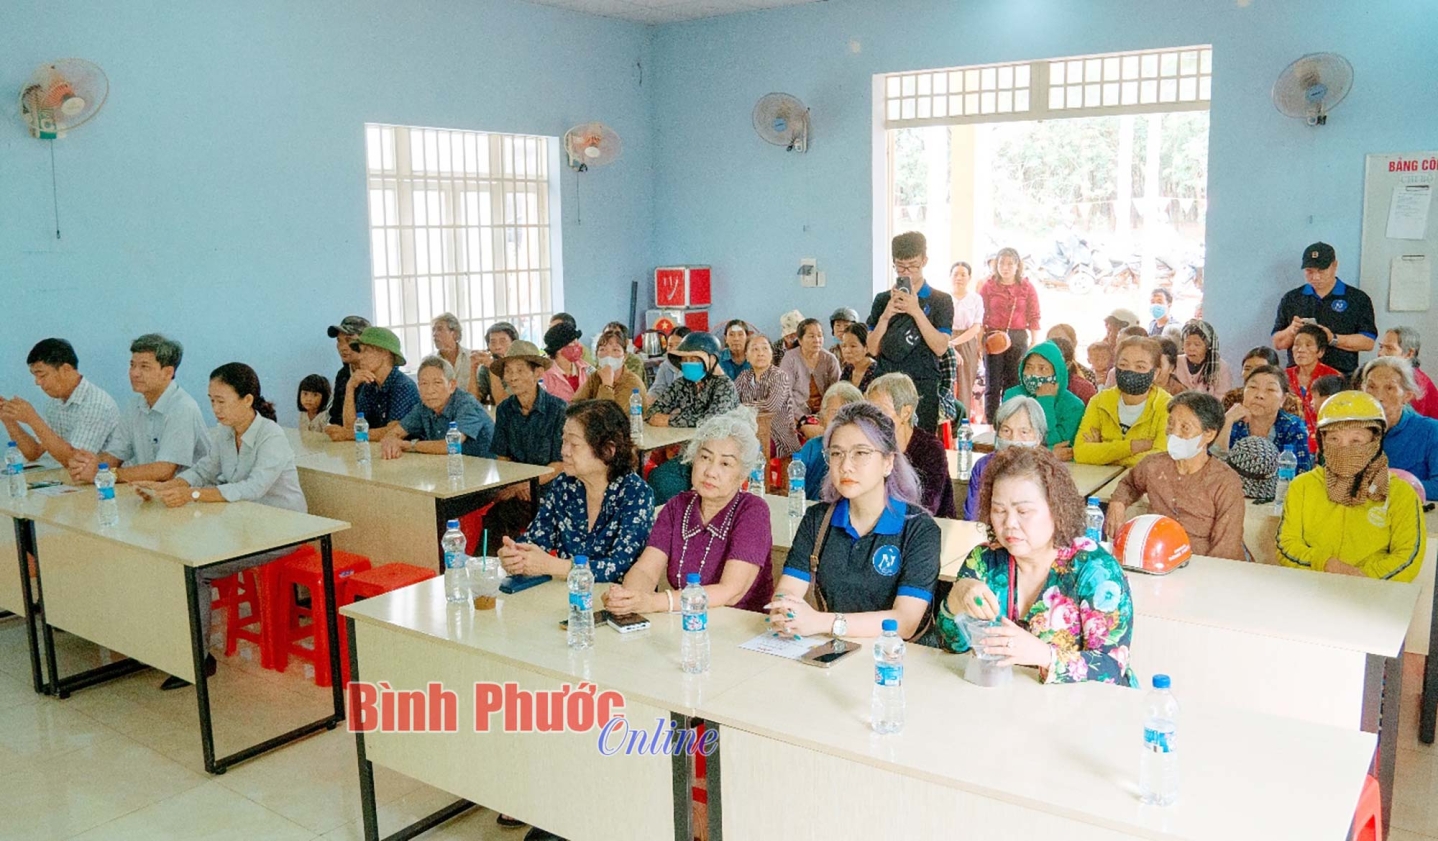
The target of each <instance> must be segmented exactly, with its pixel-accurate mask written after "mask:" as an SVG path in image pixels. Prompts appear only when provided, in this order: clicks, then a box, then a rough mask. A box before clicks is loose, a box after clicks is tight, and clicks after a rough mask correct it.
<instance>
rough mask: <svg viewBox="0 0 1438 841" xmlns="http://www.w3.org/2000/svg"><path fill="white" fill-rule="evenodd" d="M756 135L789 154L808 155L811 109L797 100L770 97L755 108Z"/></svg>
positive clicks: (764, 98)
mask: <svg viewBox="0 0 1438 841" xmlns="http://www.w3.org/2000/svg"><path fill="white" fill-rule="evenodd" d="M754 131H756V132H758V133H759V136H760V137H762V138H764V141H765V142H766V143H772V144H774V145H775V146H783V147H784V150H785V151H786V152H807V151H809V109H808V107H806V106H805V105H804V103H803V102H800V101H799V98H798V97H796V96H791V95H789V94H787V93H771V94H766V95H764V96H762V97H760V98H759V101H758V102H757V103H755V104H754Z"/></svg>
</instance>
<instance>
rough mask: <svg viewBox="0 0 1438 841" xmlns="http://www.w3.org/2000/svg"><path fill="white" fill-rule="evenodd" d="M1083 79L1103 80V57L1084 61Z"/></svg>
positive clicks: (1090, 80) (1089, 80)
mask: <svg viewBox="0 0 1438 841" xmlns="http://www.w3.org/2000/svg"><path fill="white" fill-rule="evenodd" d="M1083 80H1084V81H1085V82H1102V81H1103V59H1101V58H1091V59H1088V60H1087V61H1085V62H1084V71H1083Z"/></svg>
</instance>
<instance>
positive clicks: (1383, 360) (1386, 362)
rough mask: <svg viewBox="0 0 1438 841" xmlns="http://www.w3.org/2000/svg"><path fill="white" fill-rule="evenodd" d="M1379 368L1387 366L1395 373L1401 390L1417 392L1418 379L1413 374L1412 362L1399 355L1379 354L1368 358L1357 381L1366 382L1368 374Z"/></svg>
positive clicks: (1410, 392)
mask: <svg viewBox="0 0 1438 841" xmlns="http://www.w3.org/2000/svg"><path fill="white" fill-rule="evenodd" d="M1379 368H1387V369H1388V370H1390V371H1393V372H1395V373H1397V374H1398V379H1399V381H1400V382H1401V383H1402V384H1403V390H1404V391H1406V392H1408V393H1409V394H1414V395H1416V394H1418V380H1417V379H1416V378H1415V377H1414V376H1413V363H1412V362H1409V361H1408V360H1406V359H1404V358H1403V357H1401V356H1380V357H1377V358H1375V359H1371V360H1369V362H1368V364H1367V365H1364V366H1363V371H1362V373H1361V374H1360V375H1359V377H1358V381H1359V382H1361V383H1366V382H1368V376H1369V375H1370V374H1372V373H1373V372H1374V371H1376V370H1377V369H1379Z"/></svg>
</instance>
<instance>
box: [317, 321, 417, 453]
mask: <svg viewBox="0 0 1438 841" xmlns="http://www.w3.org/2000/svg"><path fill="white" fill-rule="evenodd" d="M350 349H351V350H353V351H355V352H356V353H358V354H359V370H357V371H355V372H354V374H352V375H351V376H350V380H349V382H348V383H346V384H345V408H344V421H345V422H344V430H343V434H344V438H343V439H342V440H354V428H355V417H356V416H357V415H358V414H359V413H361V412H363V413H364V416H365V420H366V421H368V422H369V428H370V438H371V440H375V439H378V438H383V437H384V436H385V435H387V434H388V433H389V432H390V430H391V429H392V428H394V427H396V426H399V422H400V421H401V420H402V419H404V417H405V415H408V414H409V413H410V412H411V411H413V410H414V407H415V406H418V405H419V389H418V388H416V387H415V384H414V380H411V379H410V378H409V377H406V376H405V375H404V372H403V371H401V370H400V368H399V366H401V365H403V364H404V361H405V360H404V351H403V350H402V349H401V348H400V344H399V337H398V336H396V335H395V334H394V332H393V331H391V330H387V329H385V328H384V327H366V328H365V331H364V332H363V333H361V334H359V335H358V336H357V337H355V341H354V342H353V343H352V344H351V345H350ZM331 437H332V438H333V437H334V436H331Z"/></svg>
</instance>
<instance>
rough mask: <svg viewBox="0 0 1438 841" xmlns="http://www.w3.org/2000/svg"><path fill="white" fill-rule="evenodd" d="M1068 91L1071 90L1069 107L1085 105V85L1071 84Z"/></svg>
mask: <svg viewBox="0 0 1438 841" xmlns="http://www.w3.org/2000/svg"><path fill="white" fill-rule="evenodd" d="M1068 92H1069V101H1068V107H1070V108H1082V107H1083V85H1069V86H1068Z"/></svg>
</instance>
